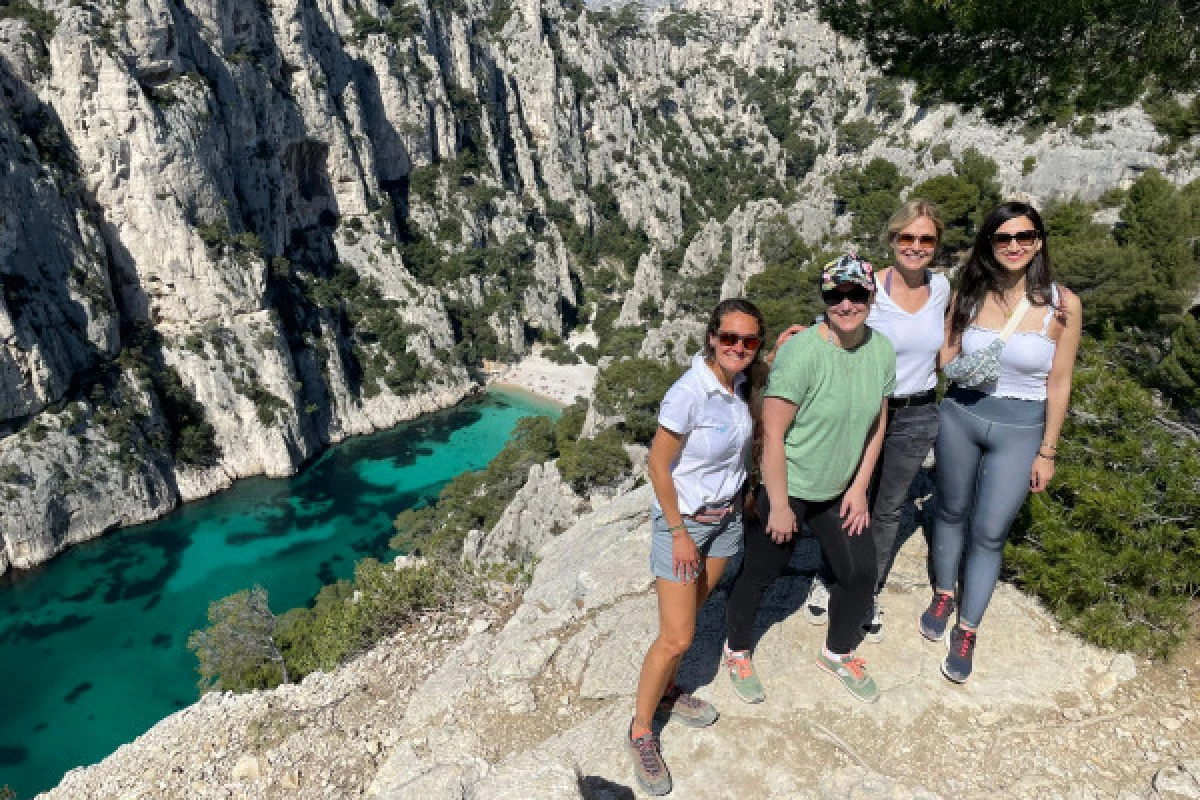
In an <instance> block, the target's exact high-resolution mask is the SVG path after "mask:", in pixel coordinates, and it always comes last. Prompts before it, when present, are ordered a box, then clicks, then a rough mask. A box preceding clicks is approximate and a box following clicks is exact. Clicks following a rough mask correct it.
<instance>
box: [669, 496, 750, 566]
mask: <svg viewBox="0 0 1200 800" xmlns="http://www.w3.org/2000/svg"><path fill="white" fill-rule="evenodd" d="M683 524H684V525H685V526H687V532H688V535H690V536H691V537H692V541H694V542H695V543H696V547H697V548H699V550H700V557H701V558H702V559H704V558H730V557H732V556H735V555H737V554H738V553H740V552H741V551H742V513H741V512H740V511H734V512H733V513H732V514H729V515H728V516H726V517H725V518H724V519H722V520H721V521H720V522H712V523H705V522H697V521H696V520H694V519H688V518H687V517H684V519H683ZM650 570H651V571H652V572H653V573H654V577H656V578H663V579H665V580H668V581H675V582H679V578H677V577H675V561H674V558H673V556H672V554H671V532H670V531H669V530H667V520H666V518H665V517H663V514H662V511H660V510H659V509H657V508H656V509H654V513H653V514H652V515H651V518H650Z"/></svg>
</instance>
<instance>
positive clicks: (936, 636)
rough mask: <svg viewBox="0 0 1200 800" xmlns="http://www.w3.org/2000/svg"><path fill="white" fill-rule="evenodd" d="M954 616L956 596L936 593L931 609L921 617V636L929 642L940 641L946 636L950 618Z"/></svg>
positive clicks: (919, 625)
mask: <svg viewBox="0 0 1200 800" xmlns="http://www.w3.org/2000/svg"><path fill="white" fill-rule="evenodd" d="M953 614H954V595H952V594H942V593H941V592H934V593H933V600H931V601H930V602H929V608H927V609H925V613H924V614H922V615H921V620H920V621H919V622H918V623H917V628H918V629H919V630H920V631H921V635H922V636H924V637H925V638H926V639H928V640H929V641H931V642H936V641H940V640H941V638H942V637H943V636H945V635H946V626H947V625H949V623H950V617H951V616H952V615H953Z"/></svg>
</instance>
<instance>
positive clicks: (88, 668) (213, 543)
mask: <svg viewBox="0 0 1200 800" xmlns="http://www.w3.org/2000/svg"><path fill="white" fill-rule="evenodd" d="M535 414H545V415H548V416H557V415H558V407H557V406H555V405H553V404H552V403H549V402H546V401H539V400H538V399H536V398H533V397H531V396H529V395H525V394H518V393H507V392H499V391H495V392H489V393H488V394H486V395H484V396H482V397H479V398H473V399H470V400H467V401H464V402H463V403H460V404H459V405H457V406H455V407H454V408H451V409H447V410H445V411H441V412H438V413H435V414H430V415H427V416H424V417H421V418H420V419H417V420H414V421H412V422H408V423H404V424H402V425H400V426H398V427H396V428H393V429H391V430H388V431H385V432H382V433H377V434H374V435H371V436H364V437H359V438H355V439H351V440H349V441H346V442H343V443H342V444H339V445H337V446H335V447H333V448H331V449H330V450H328V451H327V452H325V453H324V454H323V455H322V456H321V457H319V458H318V459H316V460H315V461H314V462H313V463H312V464H310V465H308V466H307V467H306V468H305V469H304V470H303V471H301V472H300V473H299V474H297V475H295V476H294V477H292V478H286V479H267V478H249V479H246V480H243V481H239V482H238V483H237V484H235V485H234V486H233V487H232V488H230V489H229V490H227V491H224V492H221V493H220V494H217V495H215V496H213V497H210V498H207V499H204V500H200V501H197V502H194V503H189V504H187V505H185V506H184V507H183V508H181V509H179V510H177V511H175V512H174V513H172V514H170V515H169V516H167V517H164V518H163V519H161V520H158V521H156V522H153V523H149V524H146V525H141V526H138V527H135V528H128V529H126V530H122V531H118V532H114V533H111V534H108V535H107V536H103V537H101V538H99V539H97V540H94V541H92V542H87V543H85V544H81V545H78V546H76V547H74V548H72V549H71V550H69V551H67V552H66V553H64V554H62V555H60V556H59V557H58V558H55V559H53V560H52V561H50V562H49V563H47V564H44V565H42V566H41V567H39V568H37V569H33V570H29V571H26V572H18V573H10V574H7V575H4V576H0V787H3V786H4V785H5V784H7V785H9V786H11V787H12V788H13V789H14V790H16V792H17V796H18V797H19V798H21V800H25V798H28V797H31V796H32V795H34V794H35V793H37V792H40V791H44V790H46V789H49V788H52V787H53V786H55V785H57V784H58V782H59V780H61V778H62V776H63V774H64V773H65V772H66V771H68V770H70V769H72V768H73V767H76V766H80V765H83V764H91V763H94V762H96V761H99V760H101V759H103V758H104V757H105V756H107V755H108V754H109V753H111V752H112V751H113V750H115V749H116V748H117V747H119V746H120V745H122V744H124V743H126V742H129V741H132V740H133V739H135V738H136V737H137V736H139V735H141V734H142V733H144V732H145V731H146V730H147V729H149V728H150V727H151V726H153V725H154V723H155V722H157V721H158V720H160V719H162V718H163V717H165V716H167V715H169V714H171V713H173V712H174V711H176V710H178V709H180V708H183V707H185V706H187V705H190V704H191V703H193V702H195V701H196V700H197V698H198V690H197V688H196V679H197V675H196V661H195V657H194V656H193V655H192V653H191V652H189V651H188V649H187V639H188V635H189V634H190V633H191V631H193V630H196V629H197V628H202V627H204V626H205V625H206V615H207V613H208V606H209V603H211V602H212V601H213V600H216V599H219V598H221V597H224V596H226V595H229V594H232V593H233V592H236V591H239V590H241V589H248V588H250V587H252V586H254V585H255V584H258V585H260V586H262V587H263V588H264V589H266V590H267V592H268V593H269V595H270V603H271V608H272V609H273V610H274V611H275V612H276V613H282V612H283V611H286V610H287V609H289V608H295V607H297V606H302V605H304V604H306V603H307V602H308V601H309V600H310V599H311V598H312V597H313V596H314V595H315V594H316V592H317V590H318V589H320V587H321V586H322V585H323V584H326V583H332V582H334V581H336V580H338V579H341V578H349V577H351V576H352V575H353V571H354V563H355V561H357V560H358V559H361V558H363V557H365V556H375V557H378V558H385V557H387V556H388V555H389V549H388V540H389V539H390V538H391V536H392V535H393V533H394V530H393V527H392V520H393V518H394V517H395V516H396V514H398V513H399V512H400V511H403V510H404V509H406V508H412V507H415V506H420V505H423V504H427V503H429V502H430V501H432V500H434V499H435V498H436V497H437V495H438V492H439V491H441V489H442V487H444V486H445V485H446V483H447V482H449V481H450V480H451V479H452V478H454V477H455V476H456V475H458V474H460V473H462V472H465V471H468V470H476V469H481V468H483V467H484V466H486V465H487V463H488V462H489V461H490V460H491V459H492V458H494V457H495V456H496V454H497V453H499V452H500V450H501V448H503V447H504V444H505V442H507V440H508V437H509V435H510V433H511V432H512V430H513V428H514V426H515V425H516V423H517V421H518V420H520V419H521V418H522V417H526V416H531V415H535Z"/></svg>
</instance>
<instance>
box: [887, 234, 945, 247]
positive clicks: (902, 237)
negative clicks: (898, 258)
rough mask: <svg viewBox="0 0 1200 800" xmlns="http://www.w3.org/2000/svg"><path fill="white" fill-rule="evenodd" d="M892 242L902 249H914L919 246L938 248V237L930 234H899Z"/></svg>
mask: <svg viewBox="0 0 1200 800" xmlns="http://www.w3.org/2000/svg"><path fill="white" fill-rule="evenodd" d="M892 241H894V242H895V243H896V244H898V245H900V246H901V247H912V246H913V245H916V244H919V245H921V247H937V243H938V237H936V236H930V235H929V234H928V233H923V234H921V235H920V236H917V235H916V234H915V233H897V234H896V235H895V236H893V237H892Z"/></svg>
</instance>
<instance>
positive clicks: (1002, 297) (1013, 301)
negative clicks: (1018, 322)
mask: <svg viewBox="0 0 1200 800" xmlns="http://www.w3.org/2000/svg"><path fill="white" fill-rule="evenodd" d="M995 295H996V303H997V305H999V306H1000V308H1001V309H1002V310H1003V311H1004V313H1005V314H1011V313H1012V310H1013V309H1014V308H1016V306H1017V303H1018V302H1020V300H1021V298H1022V297H1024V296H1025V287H1024V286H1017V287H1014V288H1013V289H1003V290H1001V291H999V292H996V293H995Z"/></svg>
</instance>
